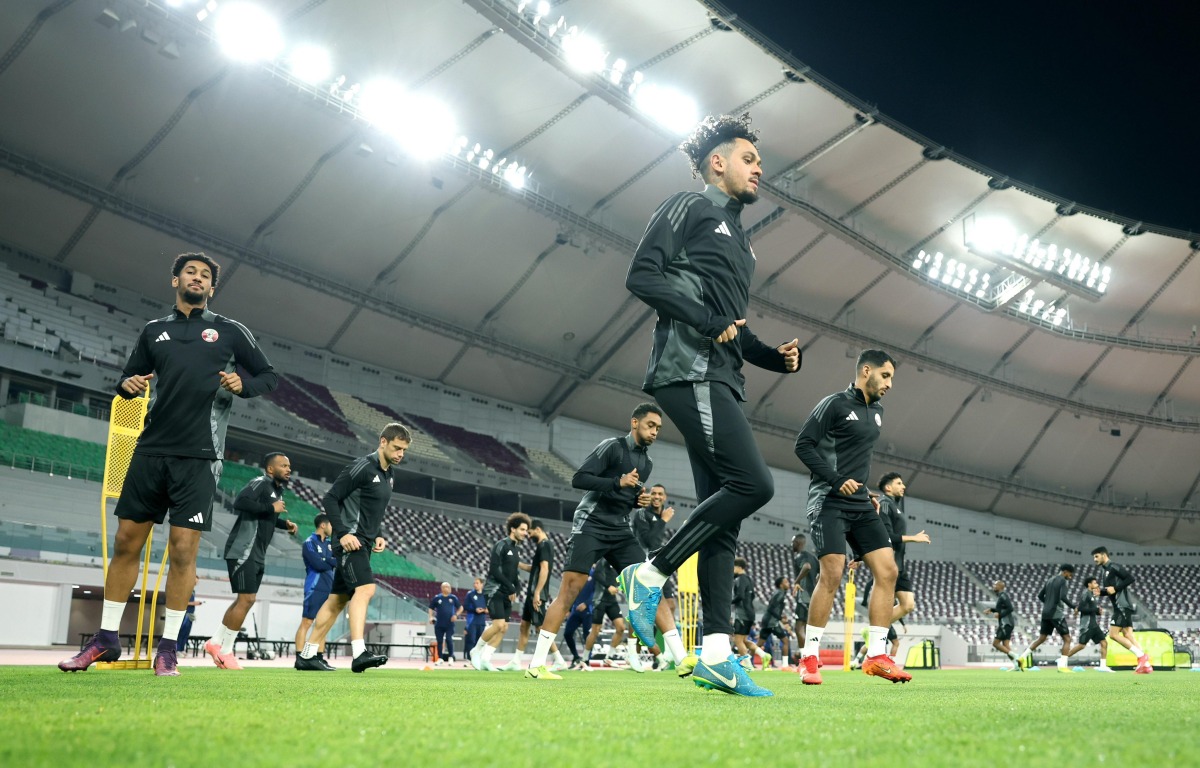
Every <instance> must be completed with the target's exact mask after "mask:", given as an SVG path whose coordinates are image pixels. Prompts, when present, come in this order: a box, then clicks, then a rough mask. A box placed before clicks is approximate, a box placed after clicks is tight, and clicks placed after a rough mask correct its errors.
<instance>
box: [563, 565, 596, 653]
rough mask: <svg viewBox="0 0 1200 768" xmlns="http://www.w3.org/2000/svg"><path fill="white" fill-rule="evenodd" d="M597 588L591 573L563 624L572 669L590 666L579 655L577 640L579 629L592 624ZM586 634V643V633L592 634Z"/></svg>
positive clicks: (585, 638)
mask: <svg viewBox="0 0 1200 768" xmlns="http://www.w3.org/2000/svg"><path fill="white" fill-rule="evenodd" d="M595 590H596V580H595V579H593V578H592V577H591V576H590V575H589V576H588V580H587V581H586V582H584V585H583V588H582V589H580V590H579V594H578V595H576V596H575V605H574V606H572V608H571V615H570V616H568V617H567V623H566V624H565V625H564V626H563V638H564V639H565V640H566V642H567V648H569V649H571V669H588V667H585V666H584V663H583V657H582V656H580V655H579V648H578V646H577V645H576V642H577V634H578V632H579V630H580V629H587V628H589V627H591V626H592V596H593V595H594V593H595ZM584 634H585V637H584V641H585V643H586V641H587V637H586V635H588V634H590V632H585V633H584Z"/></svg>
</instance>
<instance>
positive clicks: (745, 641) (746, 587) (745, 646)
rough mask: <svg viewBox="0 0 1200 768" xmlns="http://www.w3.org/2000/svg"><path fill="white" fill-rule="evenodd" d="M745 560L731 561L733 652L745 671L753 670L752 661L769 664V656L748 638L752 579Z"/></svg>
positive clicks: (752, 627) (752, 605)
mask: <svg viewBox="0 0 1200 768" xmlns="http://www.w3.org/2000/svg"><path fill="white" fill-rule="evenodd" d="M747 565H748V564H747V562H746V558H744V557H735V558H734V559H733V650H735V651H736V652H737V653H738V661H739V662H740V663H741V665H742V666H743V667H745V668H746V669H753V668H754V659H762V660H763V667H764V668H766V667H767V666H768V665H769V664H770V663H771V654H769V653H767V652H766V651H764V650H763V649H762V648H760V647H759V646H758V645H757V644H756V643H755V642H754V641H753V640H751V639H750V638H749V634H750V632H751V631H752V630H753V629H754V616H755V613H754V579H752V578H750V574H749V573H747V572H746V568H747Z"/></svg>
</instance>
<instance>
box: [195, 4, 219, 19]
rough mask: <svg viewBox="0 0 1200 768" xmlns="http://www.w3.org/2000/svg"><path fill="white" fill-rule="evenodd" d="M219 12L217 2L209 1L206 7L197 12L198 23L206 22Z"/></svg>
mask: <svg viewBox="0 0 1200 768" xmlns="http://www.w3.org/2000/svg"><path fill="white" fill-rule="evenodd" d="M216 12H217V0H208V2H207V3H205V4H204V7H203V8H201V9H200V10H198V11H196V21H204V20H205V19H207V18H208V17H209V16H211V15H212V14H214V13H216Z"/></svg>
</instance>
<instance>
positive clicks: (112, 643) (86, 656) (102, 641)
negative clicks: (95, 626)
mask: <svg viewBox="0 0 1200 768" xmlns="http://www.w3.org/2000/svg"><path fill="white" fill-rule="evenodd" d="M116 634H117V633H116V632H104V630H101V631H99V632H97V633H96V634H94V635H92V639H91V640H88V641H87V645H85V646H83V650H81V651H80V652H79V653H77V654H75V655H74V656H72V657H71V658H69V659H63V660H62V661H60V662H58V668H59V669H61V670H62V671H63V672H82V671H84V670H85V669H87V668H88V667H90V666H92V665H93V664H95V663H96V662H97V661H116V660H117V659H119V658H121V642H120V641H119V640H117V639H116ZM102 635H112V637H105V636H102Z"/></svg>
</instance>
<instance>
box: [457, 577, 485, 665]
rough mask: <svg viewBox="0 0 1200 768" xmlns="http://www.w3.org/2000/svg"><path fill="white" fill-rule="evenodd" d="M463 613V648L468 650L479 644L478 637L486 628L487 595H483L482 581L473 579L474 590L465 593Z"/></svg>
mask: <svg viewBox="0 0 1200 768" xmlns="http://www.w3.org/2000/svg"><path fill="white" fill-rule="evenodd" d="M463 613H464V614H466V617H467V630H466V633H465V634H464V635H463V647H464V648H466V649H467V650H470V649H472V648H474V647H475V645H476V644H477V643H478V642H479V636H480V635H482V634H483V630H484V628H485V627H486V626H487V619H488V612H487V595H485V594H483V579H475V588H474V589H472V590H470V591H468V592H467V596H466V599H464V600H463Z"/></svg>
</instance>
